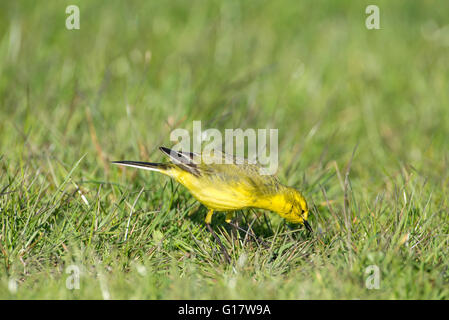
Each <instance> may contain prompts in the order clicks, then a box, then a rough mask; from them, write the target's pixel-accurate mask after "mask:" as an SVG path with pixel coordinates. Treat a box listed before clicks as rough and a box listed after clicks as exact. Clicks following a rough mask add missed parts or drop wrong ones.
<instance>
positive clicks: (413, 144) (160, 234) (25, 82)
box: [0, 0, 449, 299]
mask: <svg viewBox="0 0 449 320" xmlns="http://www.w3.org/2000/svg"><path fill="white" fill-rule="evenodd" d="M69 4H78V5H79V6H80V10H81V29H80V30H74V31H68V30H67V29H66V28H65V19H66V17H67V15H66V14H65V8H66V6H67V5H69ZM368 4H372V3H371V2H369V1H357V2H350V1H338V2H337V1H314V2H313V5H312V4H311V3H306V2H298V1H293V0H292V1H245V2H244V3H240V2H237V1H181V0H179V1H170V2H169V3H166V2H164V3H162V2H159V1H133V2H128V1H108V2H107V3H106V2H104V1H75V0H74V1H57V2H52V3H51V4H50V3H47V2H45V3H44V2H36V1H2V3H1V4H0V73H1V77H0V220H1V222H0V223H1V225H0V228H1V233H0V265H1V266H0V298H2V299H25V298H30V299H77V298H87V299H91V298H92V299H96V298H99V299H102V298H112V299H122V298H123V299H129V298H135V299H142V298H144V299H178V298H183V299H234V298H235V299H259V298H260V299H310V298H312V299H328V298H336V299H378V298H385V299H424V298H427V299H448V298H449V285H448V284H449V270H448V262H449V255H448V250H447V248H448V242H449V226H448V222H449V217H448V197H447V194H448V191H449V183H448V182H449V174H448V173H449V171H448V169H449V161H448V159H449V157H448V156H449V152H448V143H447V137H448V136H449V90H448V87H449V73H448V72H447V57H448V54H449V47H448V30H447V27H446V28H443V27H444V26H445V25H446V24H447V14H446V13H447V12H448V10H449V4H448V3H447V2H441V1H440V2H438V5H436V3H434V2H431V1H419V2H418V1H416V2H415V1H413V2H412V1H395V2H391V1H378V2H377V4H378V6H379V8H380V18H381V21H380V24H381V30H367V29H366V28H365V18H366V14H365V8H366V6H367V5H368ZM193 120H201V121H202V124H203V129H205V128H218V129H219V130H223V131H224V129H226V128H243V129H245V128H255V129H257V128H278V129H279V147H280V152H279V162H280V168H279V172H278V175H279V177H280V179H281V180H282V181H283V182H284V183H286V184H288V185H291V186H295V187H297V188H299V189H301V190H302V191H303V192H304V194H305V196H306V198H307V199H308V201H309V204H310V206H311V208H312V210H311V211H312V212H311V218H310V222H311V225H312V226H313V228H314V229H315V230H316V233H315V235H314V236H309V235H307V233H306V232H304V230H303V229H302V228H296V227H295V226H289V225H286V224H285V222H284V221H283V220H282V219H281V218H279V217H278V216H276V215H274V214H271V213H265V217H264V216H262V217H261V219H257V220H256V221H255V222H254V223H253V221H254V219H255V215H254V212H253V211H244V212H240V213H238V214H237V215H236V218H235V220H234V221H235V223H238V224H239V226H240V227H241V228H243V229H245V230H246V229H248V228H249V225H250V224H251V223H253V224H252V226H251V230H252V232H253V233H254V234H255V235H256V236H257V237H258V238H259V240H257V241H256V240H255V239H254V238H253V237H252V236H248V237H246V239H245V233H244V232H238V233H237V232H235V231H234V230H233V228H232V227H230V226H229V225H227V224H226V223H225V222H224V215H223V214H220V213H218V214H216V215H214V219H213V222H212V223H213V227H214V229H215V231H216V232H217V233H218V234H219V236H220V238H221V240H222V242H223V243H224V244H225V246H226V247H227V250H228V252H229V254H230V255H231V258H232V264H230V265H229V264H226V263H224V262H223V257H222V255H221V252H220V249H219V247H218V245H217V244H216V242H215V241H214V240H213V238H212V236H211V235H210V234H209V232H208V231H207V229H206V228H205V226H204V223H203V219H204V216H205V213H206V210H205V208H204V207H197V205H196V202H195V201H194V200H193V199H192V197H191V196H190V194H189V193H188V192H187V191H186V190H185V189H184V188H183V187H180V186H178V185H177V184H176V183H174V182H172V181H170V180H168V178H166V177H164V176H161V175H158V174H155V173H151V172H146V171H138V170H133V169H126V170H122V169H121V168H119V167H114V166H111V165H110V164H109V161H110V160H122V159H128V160H151V161H159V160H162V159H163V157H162V155H161V154H160V153H159V152H158V150H157V148H158V147H159V146H160V145H166V146H170V145H172V144H173V143H172V142H170V140H169V134H170V132H171V131H172V130H173V129H174V128H186V129H191V128H192V121H193ZM354 150H355V152H354ZM353 152H354V157H353V159H352V164H351V166H349V164H350V163H351V158H352V154H353ZM349 169H350V170H349ZM347 173H348V175H347V178H346V174H347ZM345 182H346V183H345ZM82 197H85V200H86V201H84V200H83V198H82ZM261 241H263V242H264V243H265V244H266V246H264V245H262V244H261V243H262V242H261ZM71 265H76V266H78V267H79V268H80V270H82V275H81V279H80V289H79V290H69V289H67V287H66V282H67V281H68V280H70V278H68V277H69V276H70V274H69V273H67V270H68V269H67V268H68V267H69V266H71ZM371 265H375V266H377V267H378V268H379V270H380V286H379V289H377V290H376V289H372V290H370V289H368V288H367V287H366V286H365V282H366V279H367V277H368V276H369V274H367V273H365V272H366V270H367V268H368V267H369V266H371Z"/></svg>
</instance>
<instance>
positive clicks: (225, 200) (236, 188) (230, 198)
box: [173, 172, 256, 211]
mask: <svg viewBox="0 0 449 320" xmlns="http://www.w3.org/2000/svg"><path fill="white" fill-rule="evenodd" d="M173 177H174V178H175V179H176V180H177V181H178V182H179V183H181V184H182V185H184V186H185V187H186V188H187V189H188V190H189V191H190V192H191V193H192V195H193V196H194V197H195V198H196V199H197V200H198V201H199V202H201V203H202V204H204V205H205V206H206V207H208V208H210V209H214V210H217V211H232V210H239V209H243V208H246V207H249V206H254V203H255V202H256V199H255V197H254V194H252V192H251V190H249V188H247V187H246V186H245V185H244V184H238V183H232V182H226V181H214V180H213V179H209V178H204V177H196V176H193V175H192V174H190V173H185V172H177V173H176V175H174V176H173Z"/></svg>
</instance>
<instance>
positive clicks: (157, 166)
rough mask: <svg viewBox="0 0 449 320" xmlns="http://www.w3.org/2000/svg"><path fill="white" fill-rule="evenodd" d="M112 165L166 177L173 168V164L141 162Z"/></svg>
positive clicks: (117, 162)
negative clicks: (152, 172)
mask: <svg viewBox="0 0 449 320" xmlns="http://www.w3.org/2000/svg"><path fill="white" fill-rule="evenodd" d="M112 163H113V164H117V165H119V166H126V167H133V168H138V169H144V170H151V171H158V172H161V173H164V174H167V175H170V174H169V171H170V169H172V168H173V164H170V163H153V162H141V161H112Z"/></svg>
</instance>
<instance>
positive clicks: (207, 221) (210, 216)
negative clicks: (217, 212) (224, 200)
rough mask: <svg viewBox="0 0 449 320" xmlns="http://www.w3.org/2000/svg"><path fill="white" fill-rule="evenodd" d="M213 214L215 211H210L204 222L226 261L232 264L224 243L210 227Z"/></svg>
mask: <svg viewBox="0 0 449 320" xmlns="http://www.w3.org/2000/svg"><path fill="white" fill-rule="evenodd" d="M213 214H214V210H212V209H209V211H208V212H207V215H206V219H205V220H204V222H206V227H207V230H209V232H210V233H211V234H212V236H213V237H214V239H215V241H217V242H218V245H219V246H220V248H221V251H222V252H223V255H224V257H225V259H226V261H227V262H228V263H231V258H230V257H229V254H228V252H227V251H226V248H225V247H224V246H223V243H221V241H220V238H219V237H218V236H217V235H216V234H215V231H214V230H213V229H212V227H211V226H210V223H211V221H212V215H213Z"/></svg>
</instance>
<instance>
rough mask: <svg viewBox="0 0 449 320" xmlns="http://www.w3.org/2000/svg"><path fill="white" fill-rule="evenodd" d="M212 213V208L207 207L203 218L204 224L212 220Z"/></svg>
mask: <svg viewBox="0 0 449 320" xmlns="http://www.w3.org/2000/svg"><path fill="white" fill-rule="evenodd" d="M213 214H214V210H212V209H209V211H208V212H207V215H206V219H205V220H204V222H206V224H210V223H211V222H212V215H213Z"/></svg>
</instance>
